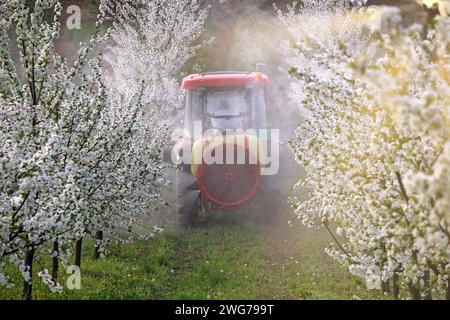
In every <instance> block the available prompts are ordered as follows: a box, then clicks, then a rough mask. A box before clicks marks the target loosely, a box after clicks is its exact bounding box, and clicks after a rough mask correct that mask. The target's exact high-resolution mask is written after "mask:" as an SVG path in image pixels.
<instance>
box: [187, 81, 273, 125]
mask: <svg viewBox="0 0 450 320" xmlns="http://www.w3.org/2000/svg"><path fill="white" fill-rule="evenodd" d="M268 85H269V78H268V77H267V76H266V75H264V74H262V73H259V72H212V73H204V74H194V75H190V76H188V77H186V78H184V80H183V84H182V87H183V89H186V90H187V95H186V107H185V119H184V129H185V130H187V131H188V132H190V133H192V132H193V127H192V126H193V124H194V122H195V121H201V123H202V125H203V130H208V129H219V130H226V129H243V130H247V129H251V128H267V88H268Z"/></svg>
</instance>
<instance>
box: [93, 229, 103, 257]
mask: <svg viewBox="0 0 450 320" xmlns="http://www.w3.org/2000/svg"><path fill="white" fill-rule="evenodd" d="M101 241H103V231H97V233H96V234H95V246H94V249H95V250H94V258H95V259H98V258H100V247H101V245H100V242H101Z"/></svg>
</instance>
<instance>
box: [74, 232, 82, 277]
mask: <svg viewBox="0 0 450 320" xmlns="http://www.w3.org/2000/svg"><path fill="white" fill-rule="evenodd" d="M82 245H83V238H82V237H81V238H80V239H78V240H77V242H76V243H75V265H76V266H77V267H78V268H80V269H81V246H82Z"/></svg>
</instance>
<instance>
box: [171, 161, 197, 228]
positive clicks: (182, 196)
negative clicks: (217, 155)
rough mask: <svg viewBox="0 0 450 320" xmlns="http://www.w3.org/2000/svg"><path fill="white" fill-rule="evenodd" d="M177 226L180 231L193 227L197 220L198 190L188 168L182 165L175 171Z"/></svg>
mask: <svg viewBox="0 0 450 320" xmlns="http://www.w3.org/2000/svg"><path fill="white" fill-rule="evenodd" d="M175 179H176V194H177V215H178V226H179V228H180V229H181V230H186V229H189V228H191V227H194V226H195V225H196V223H197V220H198V211H199V196H200V190H198V189H196V179H195V178H194V177H193V176H192V174H191V170H190V166H187V165H183V166H181V167H180V168H178V169H177V171H176V177H175Z"/></svg>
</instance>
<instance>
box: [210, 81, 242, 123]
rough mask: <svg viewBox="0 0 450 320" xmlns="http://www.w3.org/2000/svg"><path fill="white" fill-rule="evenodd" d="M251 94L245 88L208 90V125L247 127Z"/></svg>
mask: <svg viewBox="0 0 450 320" xmlns="http://www.w3.org/2000/svg"><path fill="white" fill-rule="evenodd" d="M248 107H249V94H248V92H247V90H245V89H244V88H239V89H236V88H232V89H218V90H208V91H207V92H206V94H205V101H204V114H205V118H206V119H205V120H206V125H207V126H208V127H209V128H213V129H245V128H247V127H248V126H249V125H250V123H249V121H248V115H247V112H248V109H249V108H248Z"/></svg>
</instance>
